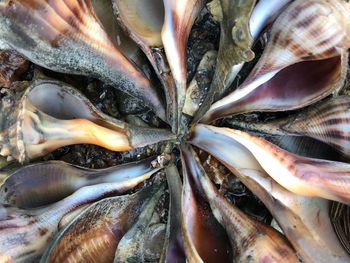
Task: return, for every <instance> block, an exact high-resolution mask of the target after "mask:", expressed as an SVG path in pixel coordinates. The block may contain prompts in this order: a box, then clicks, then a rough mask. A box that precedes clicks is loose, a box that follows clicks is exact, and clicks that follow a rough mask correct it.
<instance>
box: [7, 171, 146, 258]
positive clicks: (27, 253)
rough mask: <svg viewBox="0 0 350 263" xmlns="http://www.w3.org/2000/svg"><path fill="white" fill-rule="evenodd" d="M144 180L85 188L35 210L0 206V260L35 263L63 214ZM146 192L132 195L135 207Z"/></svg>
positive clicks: (124, 190) (51, 237)
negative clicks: (134, 199)
mask: <svg viewBox="0 0 350 263" xmlns="http://www.w3.org/2000/svg"><path fill="white" fill-rule="evenodd" d="M145 179H147V177H146V178H145V177H144V176H140V177H138V178H134V179H132V180H127V179H126V180H123V181H120V182H115V183H104V184H97V185H92V186H86V187H83V188H80V189H79V190H78V191H76V192H74V193H73V194H72V195H70V196H68V197H66V198H64V199H62V200H60V201H59V202H56V203H54V204H52V205H49V206H44V207H40V208H36V209H29V210H23V209H18V208H15V207H4V206H0V251H1V252H0V261H1V262H38V261H39V259H40V256H41V255H42V254H43V252H44V251H45V248H46V247H47V244H48V242H50V241H51V240H52V239H53V237H54V235H55V234H56V233H57V231H58V226H59V223H60V220H61V219H62V218H63V217H64V216H65V215H66V214H68V213H70V212H72V211H73V210H75V209H77V208H80V207H81V206H84V205H86V204H89V203H92V202H95V201H98V200H101V199H102V198H104V197H106V196H107V195H109V196H111V195H118V194H121V193H124V192H126V191H128V190H131V189H132V188H134V187H136V186H137V185H138V184H140V183H141V182H143V181H144V180H145ZM149 190H150V189H149V188H147V189H143V190H141V191H139V192H137V193H135V194H134V195H133V196H134V197H135V198H136V203H137V204H140V203H141V200H143V199H144V198H145V196H147V195H148V193H149ZM129 197H130V196H129ZM132 207H134V206H132Z"/></svg>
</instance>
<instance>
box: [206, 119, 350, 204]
mask: <svg viewBox="0 0 350 263" xmlns="http://www.w3.org/2000/svg"><path fill="white" fill-rule="evenodd" d="M199 127H202V126H199ZM203 127H207V128H208V129H210V130H212V131H214V132H217V133H220V134H222V135H223V137H228V138H231V139H233V140H235V141H236V142H237V143H240V144H241V145H242V146H244V147H245V148H246V149H248V150H249V151H250V152H251V154H252V155H253V156H254V157H255V159H256V160H257V161H258V163H259V165H261V167H263V169H264V170H265V171H266V172H267V173H268V174H269V175H270V176H271V177H272V178H273V179H274V180H275V181H276V182H278V183H279V184H280V185H281V186H283V187H284V188H286V189H287V190H289V191H291V192H293V193H295V194H299V195H303V196H313V197H322V198H325V199H330V200H335V201H338V202H342V203H345V204H350V188H349V187H350V165H349V164H347V163H342V162H335V161H327V160H322V159H313V158H307V157H303V156H299V155H296V154H292V153H289V152H287V151H285V150H283V149H281V148H279V147H278V146H276V145H274V144H272V143H270V142H268V141H266V140H265V139H263V138H260V137H257V136H253V135H250V134H248V133H246V132H243V131H239V130H234V129H228V128H216V127H212V126H203ZM249 168H250V167H249ZM252 169H254V168H252Z"/></svg>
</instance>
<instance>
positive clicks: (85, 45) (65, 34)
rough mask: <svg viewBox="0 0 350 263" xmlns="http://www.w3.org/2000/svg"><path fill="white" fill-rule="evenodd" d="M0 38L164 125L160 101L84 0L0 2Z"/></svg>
mask: <svg viewBox="0 0 350 263" xmlns="http://www.w3.org/2000/svg"><path fill="white" fill-rule="evenodd" d="M0 38H1V41H2V42H5V43H6V44H7V45H8V46H9V47H11V48H12V49H15V50H17V51H18V52H20V53H22V54H23V55H24V56H25V57H27V58H28V59H29V60H31V61H32V62H34V63H36V64H38V65H40V66H42V67H45V68H48V69H51V70H54V71H57V72H62V73H69V74H79V75H85V76H90V77H95V78H99V79H101V80H103V81H106V82H107V83H108V84H111V85H113V86H114V87H116V88H118V89H120V90H121V91H123V92H126V93H128V94H130V95H132V96H135V97H137V98H139V99H140V100H142V101H144V102H145V104H146V105H147V106H149V107H150V108H151V109H152V110H153V111H154V112H155V113H156V114H158V116H159V117H160V118H162V119H163V120H165V110H164V107H163V106H162V101H161V99H160V97H159V96H158V94H157V93H156V91H155V90H154V89H153V88H152V87H151V84H150V81H149V80H148V79H147V78H146V77H145V76H144V74H143V73H142V72H141V71H140V70H139V69H137V68H136V67H135V65H134V64H133V63H132V62H130V61H129V60H128V59H127V58H126V57H125V55H124V54H123V53H122V52H121V51H120V50H119V48H118V47H117V46H116V45H115V44H114V43H113V42H112V40H111V39H110V38H109V36H108V35H107V33H106V32H105V30H104V28H103V27H102V25H101V23H100V21H99V20H98V19H97V17H96V15H95V13H94V10H93V8H92V6H91V2H90V0H83V1H78V0H73V1H61V0H54V1H41V0H29V1H27V0H14V1H1V3H0Z"/></svg>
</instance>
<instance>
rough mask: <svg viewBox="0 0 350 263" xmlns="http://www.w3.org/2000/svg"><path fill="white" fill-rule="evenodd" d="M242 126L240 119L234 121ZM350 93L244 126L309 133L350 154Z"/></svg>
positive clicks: (289, 133)
mask: <svg viewBox="0 0 350 263" xmlns="http://www.w3.org/2000/svg"><path fill="white" fill-rule="evenodd" d="M231 123H233V124H237V125H239V126H241V125H240V124H241V123H235V122H231ZM349 124H350V97H348V96H338V97H334V98H331V99H329V100H327V101H323V102H320V103H318V104H316V105H314V106H311V107H310V108H308V109H306V110H304V111H303V112H302V113H297V114H292V115H290V116H288V117H286V118H283V119H277V120H275V121H272V122H265V123H264V124H263V125H262V124H260V123H257V124H254V123H249V124H244V125H242V126H244V128H246V129H249V130H253V131H259V132H264V133H267V134H274V135H275V134H276V135H293V136H308V137H311V138H314V139H317V140H319V141H322V142H325V143H327V144H329V145H331V146H332V147H334V148H335V149H337V150H338V151H339V152H341V153H342V154H344V155H345V156H347V157H349V156H350V141H349V140H350V135H349V127H348V126H349Z"/></svg>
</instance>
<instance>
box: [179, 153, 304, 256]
mask: <svg viewBox="0 0 350 263" xmlns="http://www.w3.org/2000/svg"><path fill="white" fill-rule="evenodd" d="M185 147H186V146H183V147H182V159H183V161H184V162H185V168H184V174H185V173H186V176H188V177H189V178H190V179H191V180H193V181H195V183H196V184H197V185H198V186H199V187H200V189H201V191H202V192H203V193H204V194H205V197H206V199H207V200H208V202H209V204H210V207H211V209H212V211H213V212H214V213H213V214H214V216H215V218H216V219H217V220H218V221H219V223H220V224H221V225H222V226H223V227H224V228H225V230H226V232H227V235H228V237H229V239H230V245H231V246H232V251H233V256H234V259H233V260H234V262H264V261H269V262H299V260H298V257H297V255H296V253H295V251H294V250H293V248H291V247H290V245H289V243H288V241H287V240H286V239H285V238H284V237H283V236H282V235H281V234H280V233H279V232H277V231H276V230H274V229H273V228H272V227H270V226H267V225H264V224H262V223H259V222H257V221H254V220H252V219H251V218H249V217H248V216H247V215H245V214H244V213H243V212H241V211H240V210H239V209H238V208H236V207H235V206H233V205H232V204H231V203H229V202H228V201H227V199H226V198H225V197H223V196H222V195H221V194H220V193H219V191H218V190H217V189H216V188H215V186H214V185H213V183H212V182H211V181H210V179H209V177H208V176H207V175H206V173H205V171H204V169H203V167H202V166H201V165H200V161H199V159H198V157H197V156H196V154H195V152H194V151H193V149H191V148H189V147H188V146H187V147H186V148H185ZM231 261H232V260H231Z"/></svg>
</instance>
